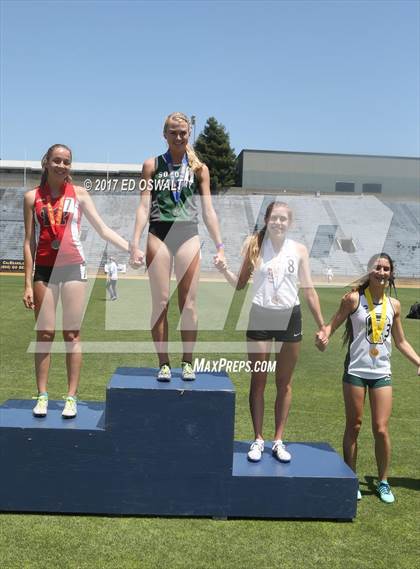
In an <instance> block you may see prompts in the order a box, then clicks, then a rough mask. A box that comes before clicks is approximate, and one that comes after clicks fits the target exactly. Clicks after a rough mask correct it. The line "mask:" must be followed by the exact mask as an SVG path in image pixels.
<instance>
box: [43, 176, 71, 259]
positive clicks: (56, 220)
mask: <svg viewBox="0 0 420 569" xmlns="http://www.w3.org/2000/svg"><path fill="white" fill-rule="evenodd" d="M65 191H66V188H65V186H64V190H63V193H62V195H61V196H60V200H59V202H58V207H57V208H56V210H55V211H54V209H53V206H52V199H51V190H50V189H49V187H48V186H47V195H46V198H45V201H46V202H47V215H48V220H49V222H50V229H51V232H52V234H53V236H54V239H53V240H52V241H51V248H52V249H54V251H58V250H59V249H60V245H61V240H60V236H59V227H60V226H61V221H62V219H63V209H64V197H65Z"/></svg>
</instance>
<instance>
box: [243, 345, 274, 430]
mask: <svg viewBox="0 0 420 569" xmlns="http://www.w3.org/2000/svg"><path fill="white" fill-rule="evenodd" d="M270 350H271V340H268V341H256V340H251V339H248V358H249V360H250V361H251V365H252V373H251V386H250V390H249V408H250V411H251V418H252V425H253V427H254V436H255V438H256V439H264V436H263V423H264V390H265V386H266V383H267V372H266V371H255V364H256V362H261V361H267V360H268V358H269V356H270ZM259 367H261V366H260V365H259Z"/></svg>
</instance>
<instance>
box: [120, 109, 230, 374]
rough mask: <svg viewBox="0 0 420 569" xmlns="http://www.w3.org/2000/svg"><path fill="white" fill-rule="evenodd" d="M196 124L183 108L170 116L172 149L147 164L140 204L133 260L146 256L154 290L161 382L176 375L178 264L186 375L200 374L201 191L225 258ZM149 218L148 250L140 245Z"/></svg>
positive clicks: (167, 136) (218, 255)
mask: <svg viewBox="0 0 420 569" xmlns="http://www.w3.org/2000/svg"><path fill="white" fill-rule="evenodd" d="M190 133H191V125H190V121H189V119H188V117H187V116H186V115H184V114H182V113H172V114H170V115H169V116H168V117H167V118H166V121H165V125H164V128H163V135H164V137H165V139H166V141H167V143H168V150H167V152H166V153H165V154H163V155H161V156H158V157H157V158H149V159H148V160H146V161H145V162H144V164H143V172H142V180H141V182H140V184H141V186H140V189H141V198H140V204H139V206H138V208H137V213H136V223H135V228H134V235H133V240H132V243H131V249H130V252H131V263H132V265H133V266H140V265H141V264H142V263H144V259H146V264H147V268H148V273H149V279H150V289H151V294H152V322H151V328H152V336H153V340H154V343H155V346H156V351H157V354H158V357H159V368H160V369H159V372H158V375H157V379H158V380H159V381H169V380H170V379H171V368H170V362H169V354H168V318H167V314H168V302H169V295H170V276H171V272H172V267H174V271H175V276H176V279H177V283H178V305H179V309H180V312H181V337H182V342H183V356H182V362H181V364H182V377H183V379H185V380H193V379H195V375H194V371H193V367H192V353H193V348H194V344H195V341H196V337H197V312H196V306H195V300H196V291H197V285H198V279H199V272H200V240H199V237H198V208H197V202H196V194H197V193H198V194H199V195H200V198H201V206H202V214H203V221H204V223H205V224H206V226H207V229H208V231H209V233H210V236H211V238H212V239H213V241H214V244H215V248H216V249H215V253H216V258H218V259H224V252H223V243H222V240H221V237H220V230H219V224H218V220H217V216H216V213H215V211H214V208H213V205H212V201H211V194H210V176H209V171H208V168H207V166H206V165H205V164H203V163H202V162H200V160H199V159H198V157H197V155H196V154H195V152H194V150H193V149H192V147H191V146H190V145H189V144H188V139H189V136H190ZM148 221H149V223H150V225H149V235H148V239H147V250H146V255H145V254H144V253H143V252H142V251H141V250H140V249H139V248H138V244H139V241H140V238H141V236H142V233H143V230H144V228H145V226H146V224H147V222H148Z"/></svg>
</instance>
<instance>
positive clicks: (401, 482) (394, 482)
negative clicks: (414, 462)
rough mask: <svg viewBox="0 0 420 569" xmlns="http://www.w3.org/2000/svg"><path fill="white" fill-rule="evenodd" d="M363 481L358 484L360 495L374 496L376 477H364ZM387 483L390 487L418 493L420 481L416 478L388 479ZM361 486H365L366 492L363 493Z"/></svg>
mask: <svg viewBox="0 0 420 569" xmlns="http://www.w3.org/2000/svg"><path fill="white" fill-rule="evenodd" d="M365 480H366V482H365V483H361V484H360V487H361V490H362V494H375V493H376V484H377V481H378V478H377V477H376V476H365ZM388 482H389V484H390V485H391V487H392V486H395V487H396V488H407V489H408V490H415V491H417V492H418V491H420V480H418V479H416V478H398V477H397V478H388ZM363 486H367V490H368V492H363Z"/></svg>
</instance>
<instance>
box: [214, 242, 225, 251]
mask: <svg viewBox="0 0 420 569" xmlns="http://www.w3.org/2000/svg"><path fill="white" fill-rule="evenodd" d="M224 248H225V245H224V243H218V244H217V245H216V249H217V250H219V249H224Z"/></svg>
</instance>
